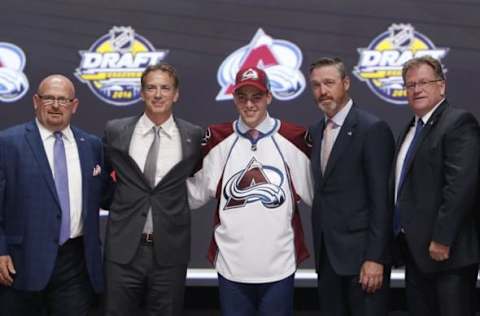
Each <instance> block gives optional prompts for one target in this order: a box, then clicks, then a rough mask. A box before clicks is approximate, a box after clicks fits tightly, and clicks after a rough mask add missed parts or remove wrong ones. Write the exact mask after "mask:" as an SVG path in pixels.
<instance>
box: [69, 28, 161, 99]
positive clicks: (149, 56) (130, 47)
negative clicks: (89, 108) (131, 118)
mask: <svg viewBox="0 0 480 316" xmlns="http://www.w3.org/2000/svg"><path fill="white" fill-rule="evenodd" d="M79 53H80V55H81V56H82V61H81V62H80V66H79V67H78V68H77V69H76V70H75V76H76V77H77V78H78V79H79V80H80V81H81V82H83V83H85V84H87V85H88V87H89V88H90V90H92V92H93V93H94V94H95V95H96V96H97V97H99V98H100V99H101V100H103V101H105V102H107V103H110V104H113V105H118V106H125V105H130V104H134V103H136V102H138V101H139V100H140V90H141V87H140V77H141V76H142V72H143V71H144V69H145V68H146V67H147V66H149V65H154V64H157V63H158V62H160V61H161V60H162V59H164V58H165V56H166V55H167V54H168V50H165V49H161V50H156V49H155V48H154V47H153V45H152V44H151V43H150V42H149V41H148V40H146V39H145V38H144V37H143V36H140V35H139V34H137V33H135V31H134V29H133V28H131V27H129V26H128V27H125V26H119V27H117V26H114V27H113V28H112V29H111V30H110V32H109V33H108V34H105V35H103V36H102V37H100V38H99V39H98V40H97V41H96V42H95V43H93V45H92V46H91V47H90V49H89V50H87V51H80V52H79Z"/></svg>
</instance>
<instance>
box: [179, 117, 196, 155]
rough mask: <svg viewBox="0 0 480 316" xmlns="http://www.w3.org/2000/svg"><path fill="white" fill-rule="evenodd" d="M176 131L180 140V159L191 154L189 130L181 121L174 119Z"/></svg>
mask: <svg viewBox="0 0 480 316" xmlns="http://www.w3.org/2000/svg"><path fill="white" fill-rule="evenodd" d="M175 123H176V124H177V128H178V131H179V132H180V140H181V143H182V159H183V158H185V157H188V156H190V155H191V154H192V150H193V147H192V138H191V135H190V130H189V129H188V128H187V126H186V125H185V123H184V122H183V121H182V120H181V119H175Z"/></svg>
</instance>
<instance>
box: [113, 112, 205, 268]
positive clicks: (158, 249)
mask: <svg viewBox="0 0 480 316" xmlns="http://www.w3.org/2000/svg"><path fill="white" fill-rule="evenodd" d="M139 118H140V117H139V116H135V117H128V118H123V119H117V120H112V121H109V122H108V123H107V125H106V128H105V138H104V144H105V150H106V158H107V161H108V164H110V165H111V167H112V168H113V170H114V171H115V177H116V184H115V191H114V195H113V200H112V203H111V207H110V216H109V218H108V224H107V235H106V244H105V256H106V258H107V259H109V260H112V261H114V262H117V263H121V264H126V263H129V262H130V260H131V259H132V258H133V256H134V255H135V253H136V251H137V249H138V246H139V243H140V237H141V235H142V231H143V227H144V225H145V220H146V216H147V213H148V210H149V208H150V207H152V219H153V231H154V243H153V245H154V251H155V259H156V260H157V262H158V263H159V264H163V265H177V264H185V265H186V264H187V263H188V260H189V258H190V207H189V205H188V199H187V187H186V182H185V180H186V178H187V177H188V176H190V175H191V174H192V173H193V170H194V168H195V167H196V165H197V163H198V162H199V159H200V154H201V151H200V140H201V138H202V136H203V131H202V129H201V128H200V127H198V126H195V125H192V124H190V123H188V122H186V121H184V120H181V119H178V118H175V123H176V125H177V127H178V130H179V132H180V135H181V142H182V159H181V161H180V162H179V163H178V164H176V165H175V166H174V167H173V168H172V169H171V170H170V171H169V172H168V174H167V175H166V176H165V177H164V178H163V179H162V180H161V181H160V182H159V183H158V184H157V186H156V187H155V188H153V189H151V188H150V186H149V184H148V182H147V180H146V179H145V177H144V175H143V173H142V171H141V170H140V168H139V167H138V166H137V164H136V163H135V161H134V160H133V158H132V157H130V155H129V153H128V150H129V148H130V141H131V138H132V134H133V131H134V129H135V125H136V123H137V121H138V119H139Z"/></svg>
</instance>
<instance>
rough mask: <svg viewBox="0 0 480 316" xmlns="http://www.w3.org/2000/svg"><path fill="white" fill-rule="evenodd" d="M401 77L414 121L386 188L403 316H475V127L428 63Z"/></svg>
mask: <svg viewBox="0 0 480 316" xmlns="http://www.w3.org/2000/svg"><path fill="white" fill-rule="evenodd" d="M402 76H403V80H404V82H405V87H406V90H407V99H408V103H409V105H410V108H411V109H412V111H413V113H414V114H415V117H414V118H412V120H411V121H410V122H409V124H408V125H407V127H406V128H405V130H404V132H403V134H402V136H401V137H400V141H399V142H398V146H397V150H396V155H395V162H396V165H395V169H394V174H393V175H392V177H391V178H392V180H391V186H392V188H395V191H392V193H393V194H395V201H396V204H395V221H394V231H395V234H396V242H397V245H398V246H399V247H401V249H402V250H403V251H402V254H403V256H404V258H403V259H404V261H405V266H406V293H407V306H408V309H409V314H410V315H422V316H428V315H432V316H433V315H442V316H447V315H452V316H453V315H473V314H474V309H473V297H474V295H475V294H474V290H475V282H476V279H477V264H478V262H479V260H480V245H479V240H478V222H477V221H476V220H475V218H476V216H475V213H476V211H477V210H476V209H475V207H476V205H475V199H476V192H477V190H478V172H479V166H478V165H479V134H478V133H479V131H478V123H477V120H476V119H475V117H474V116H473V115H472V114H471V113H468V112H466V111H464V110H460V109H456V108H453V107H451V106H450V105H449V104H448V102H447V100H446V99H445V77H444V74H443V70H442V66H441V64H440V63H439V62H438V61H437V60H435V59H434V58H432V57H429V56H426V57H421V58H415V59H412V60H410V61H408V62H407V63H406V64H405V65H404V66H403V72H402ZM393 182H395V183H393Z"/></svg>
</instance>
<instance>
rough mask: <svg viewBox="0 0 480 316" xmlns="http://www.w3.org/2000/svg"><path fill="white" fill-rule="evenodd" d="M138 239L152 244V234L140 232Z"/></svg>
mask: <svg viewBox="0 0 480 316" xmlns="http://www.w3.org/2000/svg"><path fill="white" fill-rule="evenodd" d="M140 241H141V242H142V243H143V244H147V245H151V244H153V234H142V238H141V239H140Z"/></svg>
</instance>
